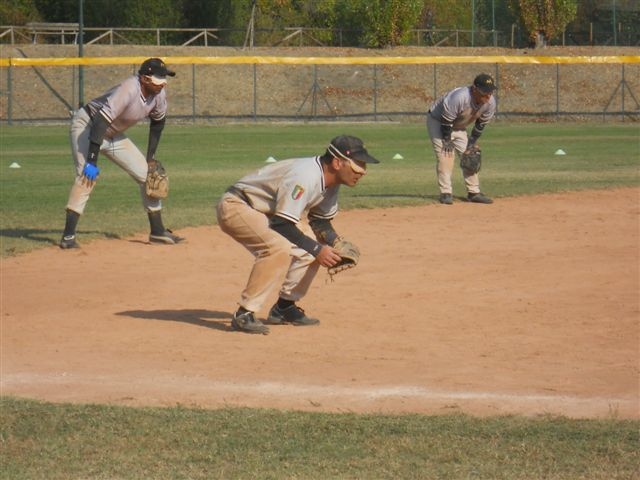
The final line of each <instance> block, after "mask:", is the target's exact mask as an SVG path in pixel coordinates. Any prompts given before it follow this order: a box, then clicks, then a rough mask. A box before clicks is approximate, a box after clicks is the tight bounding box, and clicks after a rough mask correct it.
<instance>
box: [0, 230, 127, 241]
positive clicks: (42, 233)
mask: <svg viewBox="0 0 640 480" xmlns="http://www.w3.org/2000/svg"><path fill="white" fill-rule="evenodd" d="M63 226H64V225H61V228H60V230H41V229H37V228H2V229H0V237H6V238H24V239H26V240H31V241H33V242H38V243H50V244H51V245H57V244H58V242H60V236H61V235H62V227H63ZM78 234H79V235H82V234H86V235H95V234H100V235H102V236H104V238H111V239H113V238H116V239H117V238H120V236H118V235H116V234H115V233H109V232H99V231H97V230H96V231H93V230H81V231H79V232H78Z"/></svg>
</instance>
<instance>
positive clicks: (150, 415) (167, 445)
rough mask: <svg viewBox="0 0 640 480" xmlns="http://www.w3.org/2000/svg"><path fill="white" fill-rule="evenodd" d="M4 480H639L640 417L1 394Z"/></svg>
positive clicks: (0, 469)
mask: <svg viewBox="0 0 640 480" xmlns="http://www.w3.org/2000/svg"><path fill="white" fill-rule="evenodd" d="M0 420H1V421H0V478H2V479H18V480H28V479H47V480H54V479H60V480H62V479H64V480H69V479H141V480H143V479H144V480H149V479H167V480H178V479H207V480H209V479H225V480H229V479H251V480H254V479H274V480H280V479H318V480H333V479H358V480H359V479H362V480H370V479H371V480H373V479H389V480H397V479H442V480H458V479H459V480H466V479H486V480H500V479H518V480H525V479H527V480H542V479H545V480H572V479H576V480H577V479H601V480H623V479H624V480H634V479H637V478H638V477H637V475H638V467H639V465H640V453H639V451H638V448H639V445H640V434H639V433H638V432H639V427H640V423H639V422H636V421H630V420H615V419H608V420H574V419H567V418H557V417H555V418H554V417H538V418H524V417H517V416H504V417H489V418H474V417H470V416H465V415H442V416H424V415H399V416H392V415H356V414H351V413H345V414H328V413H302V412H293V411H290V412H287V411H276V410H253V409H240V408H237V409H232V408H228V409H221V410H200V409H193V408H184V407H172V408H125V407H115V406H98V405H68V404H62V405H53V404H47V403H40V402H32V401H25V400H16V399H8V398H4V399H0Z"/></svg>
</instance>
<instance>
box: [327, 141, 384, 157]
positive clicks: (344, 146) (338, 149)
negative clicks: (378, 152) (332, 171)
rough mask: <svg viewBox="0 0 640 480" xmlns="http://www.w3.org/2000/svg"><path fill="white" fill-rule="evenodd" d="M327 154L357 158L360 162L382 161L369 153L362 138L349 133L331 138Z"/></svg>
mask: <svg viewBox="0 0 640 480" xmlns="http://www.w3.org/2000/svg"><path fill="white" fill-rule="evenodd" d="M327 154H329V155H332V156H334V157H339V158H346V159H348V160H356V161H358V162H365V163H380V160H378V159H376V158H374V157H372V156H371V155H369V152H367V149H366V148H365V146H364V144H363V143H362V140H360V139H359V138H358V137H352V136H349V135H340V136H339V137H336V138H334V139H333V140H331V143H330V144H329V146H328V147H327Z"/></svg>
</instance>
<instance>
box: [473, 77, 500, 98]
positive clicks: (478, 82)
mask: <svg viewBox="0 0 640 480" xmlns="http://www.w3.org/2000/svg"><path fill="white" fill-rule="evenodd" d="M473 85H474V86H475V87H476V88H477V89H478V90H480V91H481V92H482V93H484V94H487V93H493V92H494V91H495V90H496V88H498V87H496V82H494V81H493V77H492V76H491V75H487V74H486V73H481V74H480V75H478V76H477V77H476V78H475V79H474V80H473Z"/></svg>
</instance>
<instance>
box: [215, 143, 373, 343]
mask: <svg viewBox="0 0 640 480" xmlns="http://www.w3.org/2000/svg"><path fill="white" fill-rule="evenodd" d="M370 163H379V161H378V160H377V159H375V158H374V157H372V156H371V155H369V153H368V152H367V150H366V148H365V146H364V145H363V143H362V140H360V139H359V138H356V137H351V136H347V135H341V136H338V137H336V138H334V139H333V140H331V143H330V144H329V145H328V147H327V149H326V152H325V153H324V154H323V155H321V156H316V157H309V158H294V159H289V160H281V161H278V162H276V163H273V164H270V165H267V166H265V167H263V168H261V169H259V170H258V171H256V172H253V173H250V174H248V175H246V176H244V177H243V178H241V179H240V180H239V181H238V182H236V183H235V184H234V185H233V186H231V187H229V189H228V190H227V191H226V193H225V194H224V195H223V196H222V198H221V199H220V201H219V202H218V205H217V218H218V224H219V225H220V228H221V229H222V231H223V232H225V233H227V234H228V235H230V236H231V237H233V238H234V239H235V240H236V241H237V242H239V243H241V244H242V245H244V247H245V248H246V249H247V250H249V252H251V253H252V254H253V256H254V258H255V260H254V264H253V269H252V270H251V274H250V275H249V280H248V282H247V285H246V287H245V289H244V291H243V292H242V295H241V298H240V301H239V302H238V303H239V308H238V310H237V311H236V312H235V313H234V315H233V318H232V321H231V325H232V327H233V328H234V329H235V330H240V331H244V332H247V333H261V334H267V333H268V332H269V328H268V327H267V326H266V325H265V324H263V323H262V322H261V321H260V320H258V319H256V318H255V316H254V313H255V312H257V311H259V310H261V309H262V308H263V306H264V304H265V303H266V302H267V300H268V299H269V298H270V297H271V296H272V295H274V294H275V291H276V290H277V289H279V298H278V301H277V303H276V304H275V305H273V307H272V308H271V310H270V311H269V316H268V319H267V322H268V323H269V324H282V323H288V324H293V325H316V324H318V323H320V322H319V320H317V319H314V318H310V317H307V316H306V314H305V313H304V310H302V308H300V307H298V306H297V305H296V302H297V301H298V300H300V299H301V298H302V297H304V295H305V294H306V293H307V291H308V289H309V287H310V285H311V282H312V280H313V278H314V277H315V275H316V273H317V272H318V269H319V267H320V266H323V267H331V266H333V265H336V264H337V263H338V262H339V261H340V259H341V257H340V255H339V254H338V251H337V250H336V249H335V248H333V246H335V245H336V242H337V241H338V240H339V236H338V234H337V233H336V231H335V230H334V228H333V226H332V224H331V219H333V218H334V217H335V215H336V213H337V212H338V191H339V188H340V185H347V186H349V187H354V186H355V185H356V184H357V183H358V181H359V180H360V179H361V178H362V177H363V176H364V175H365V173H366V171H367V164H370ZM305 213H306V216H307V219H308V225H307V224H301V223H300V221H301V219H302V217H303V215H304V214H305Z"/></svg>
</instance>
